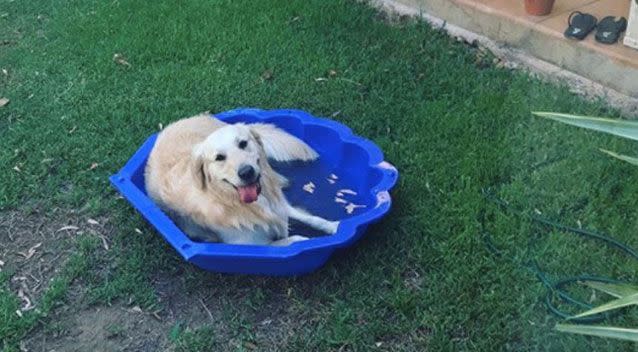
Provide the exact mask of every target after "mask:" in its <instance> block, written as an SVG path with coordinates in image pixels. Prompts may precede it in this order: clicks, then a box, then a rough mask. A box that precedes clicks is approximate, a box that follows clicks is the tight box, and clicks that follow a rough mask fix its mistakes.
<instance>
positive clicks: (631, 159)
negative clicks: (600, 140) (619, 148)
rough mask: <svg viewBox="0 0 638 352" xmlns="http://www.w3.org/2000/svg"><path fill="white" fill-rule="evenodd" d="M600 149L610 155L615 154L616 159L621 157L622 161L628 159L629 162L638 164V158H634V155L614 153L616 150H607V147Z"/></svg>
mask: <svg viewBox="0 0 638 352" xmlns="http://www.w3.org/2000/svg"><path fill="white" fill-rule="evenodd" d="M600 151H601V152H603V153H606V154H609V155H611V156H613V157H614V158H616V159H620V160H622V161H626V162H628V163H630V164H634V165H638V158H634V157H631V156H627V155H622V154H617V153H614V152H612V151H609V150H606V149H600Z"/></svg>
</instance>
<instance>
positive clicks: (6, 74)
mask: <svg viewBox="0 0 638 352" xmlns="http://www.w3.org/2000/svg"><path fill="white" fill-rule="evenodd" d="M2 74H3V75H5V76H8V75H9V71H7V69H6V68H3V69H2Z"/></svg>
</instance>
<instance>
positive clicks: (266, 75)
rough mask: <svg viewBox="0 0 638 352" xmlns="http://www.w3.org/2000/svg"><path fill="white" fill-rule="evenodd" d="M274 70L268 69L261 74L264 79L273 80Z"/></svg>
mask: <svg viewBox="0 0 638 352" xmlns="http://www.w3.org/2000/svg"><path fill="white" fill-rule="evenodd" d="M274 77H275V76H274V74H273V72H272V70H270V69H268V70H266V71H264V72H262V74H261V79H262V80H264V81H271V80H272V79H273V78H274Z"/></svg>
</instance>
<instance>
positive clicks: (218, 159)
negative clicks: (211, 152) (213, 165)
mask: <svg viewBox="0 0 638 352" xmlns="http://www.w3.org/2000/svg"><path fill="white" fill-rule="evenodd" d="M224 160H226V155H224V154H217V156H216V157H215V161H224Z"/></svg>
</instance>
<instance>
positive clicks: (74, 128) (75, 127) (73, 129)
mask: <svg viewBox="0 0 638 352" xmlns="http://www.w3.org/2000/svg"><path fill="white" fill-rule="evenodd" d="M77 128H78V126H73V128H71V129H70V130H69V134H71V133H73V132H75V130H76V129H77Z"/></svg>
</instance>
